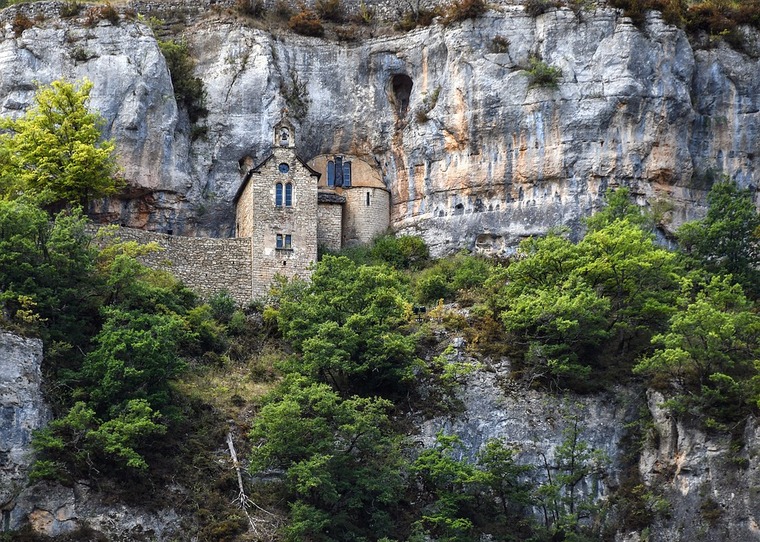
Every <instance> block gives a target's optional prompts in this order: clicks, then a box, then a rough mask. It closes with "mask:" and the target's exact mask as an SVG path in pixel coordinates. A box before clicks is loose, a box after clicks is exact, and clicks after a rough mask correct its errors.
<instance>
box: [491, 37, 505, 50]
mask: <svg viewBox="0 0 760 542" xmlns="http://www.w3.org/2000/svg"><path fill="white" fill-rule="evenodd" d="M491 52H492V53H507V52H509V40H508V39H507V38H505V37H504V36H494V37H493V39H492V40H491Z"/></svg>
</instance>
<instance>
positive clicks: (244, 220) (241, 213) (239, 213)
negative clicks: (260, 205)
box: [235, 182, 253, 237]
mask: <svg viewBox="0 0 760 542" xmlns="http://www.w3.org/2000/svg"><path fill="white" fill-rule="evenodd" d="M252 190H253V188H252V187H251V183H250V182H248V183H246V185H245V188H244V189H243V192H242V194H240V197H239V198H238V200H237V202H236V204H235V237H251V236H252V235H253V195H252Z"/></svg>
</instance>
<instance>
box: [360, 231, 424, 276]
mask: <svg viewBox="0 0 760 542" xmlns="http://www.w3.org/2000/svg"><path fill="white" fill-rule="evenodd" d="M429 256H430V253H429V251H428V248H427V245H425V242H424V241H423V240H422V239H420V238H419V237H413V236H409V235H402V236H400V237H395V236H393V235H384V236H382V237H379V238H377V239H376V240H375V242H374V243H373V244H372V248H371V249H370V257H371V258H372V259H373V260H374V261H375V262H382V263H386V264H388V265H390V266H392V267H395V268H396V269H420V268H421V267H422V266H423V265H424V264H425V262H427V260H428V258H429Z"/></svg>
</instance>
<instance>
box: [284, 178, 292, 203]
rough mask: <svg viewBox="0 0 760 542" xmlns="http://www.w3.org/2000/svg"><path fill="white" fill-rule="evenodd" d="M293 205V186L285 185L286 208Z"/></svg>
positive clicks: (290, 184)
mask: <svg viewBox="0 0 760 542" xmlns="http://www.w3.org/2000/svg"><path fill="white" fill-rule="evenodd" d="M292 205H293V184H292V183H287V184H286V185H285V207H290V206H292Z"/></svg>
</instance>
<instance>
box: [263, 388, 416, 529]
mask: <svg viewBox="0 0 760 542" xmlns="http://www.w3.org/2000/svg"><path fill="white" fill-rule="evenodd" d="M391 407H392V404H391V403H390V402H389V401H386V400H384V399H379V398H362V397H357V396H352V397H350V398H347V399H343V398H341V397H340V396H339V395H338V394H337V393H336V392H335V391H333V390H332V389H331V388H330V387H329V386H327V385H325V384H318V383H314V382H311V381H310V380H308V379H307V378H304V377H301V376H295V375H291V376H290V377H289V378H287V379H286V380H285V381H284V383H283V384H282V386H281V387H280V388H279V389H278V390H277V391H276V392H275V394H274V395H273V396H272V397H271V398H270V399H269V401H268V402H267V404H266V405H265V406H264V407H263V408H262V409H261V412H260V413H259V416H258V417H257V418H256V421H255V422H254V425H253V428H252V430H251V434H250V438H251V439H252V440H253V442H254V443H256V446H255V447H254V450H253V452H252V455H251V470H252V471H253V472H266V471H267V470H268V469H271V468H274V469H283V470H284V472H285V479H284V483H285V486H286V488H287V493H288V500H289V503H290V506H291V522H290V523H289V525H288V527H287V528H286V533H287V539H288V540H292V541H301V540H325V541H333V540H335V541H343V540H357V539H361V537H368V536H371V537H373V538H374V537H378V536H382V535H386V534H390V532H391V529H392V528H393V521H392V520H391V515H390V512H391V511H392V509H393V508H394V507H395V506H396V504H397V502H398V500H399V496H400V492H401V484H402V481H403V480H402V478H401V475H400V468H401V440H400V439H399V438H398V437H397V436H396V435H395V432H394V431H393V429H392V426H391V424H390V420H389V418H388V412H389V411H390V409H391ZM357 537H358V538H357Z"/></svg>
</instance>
